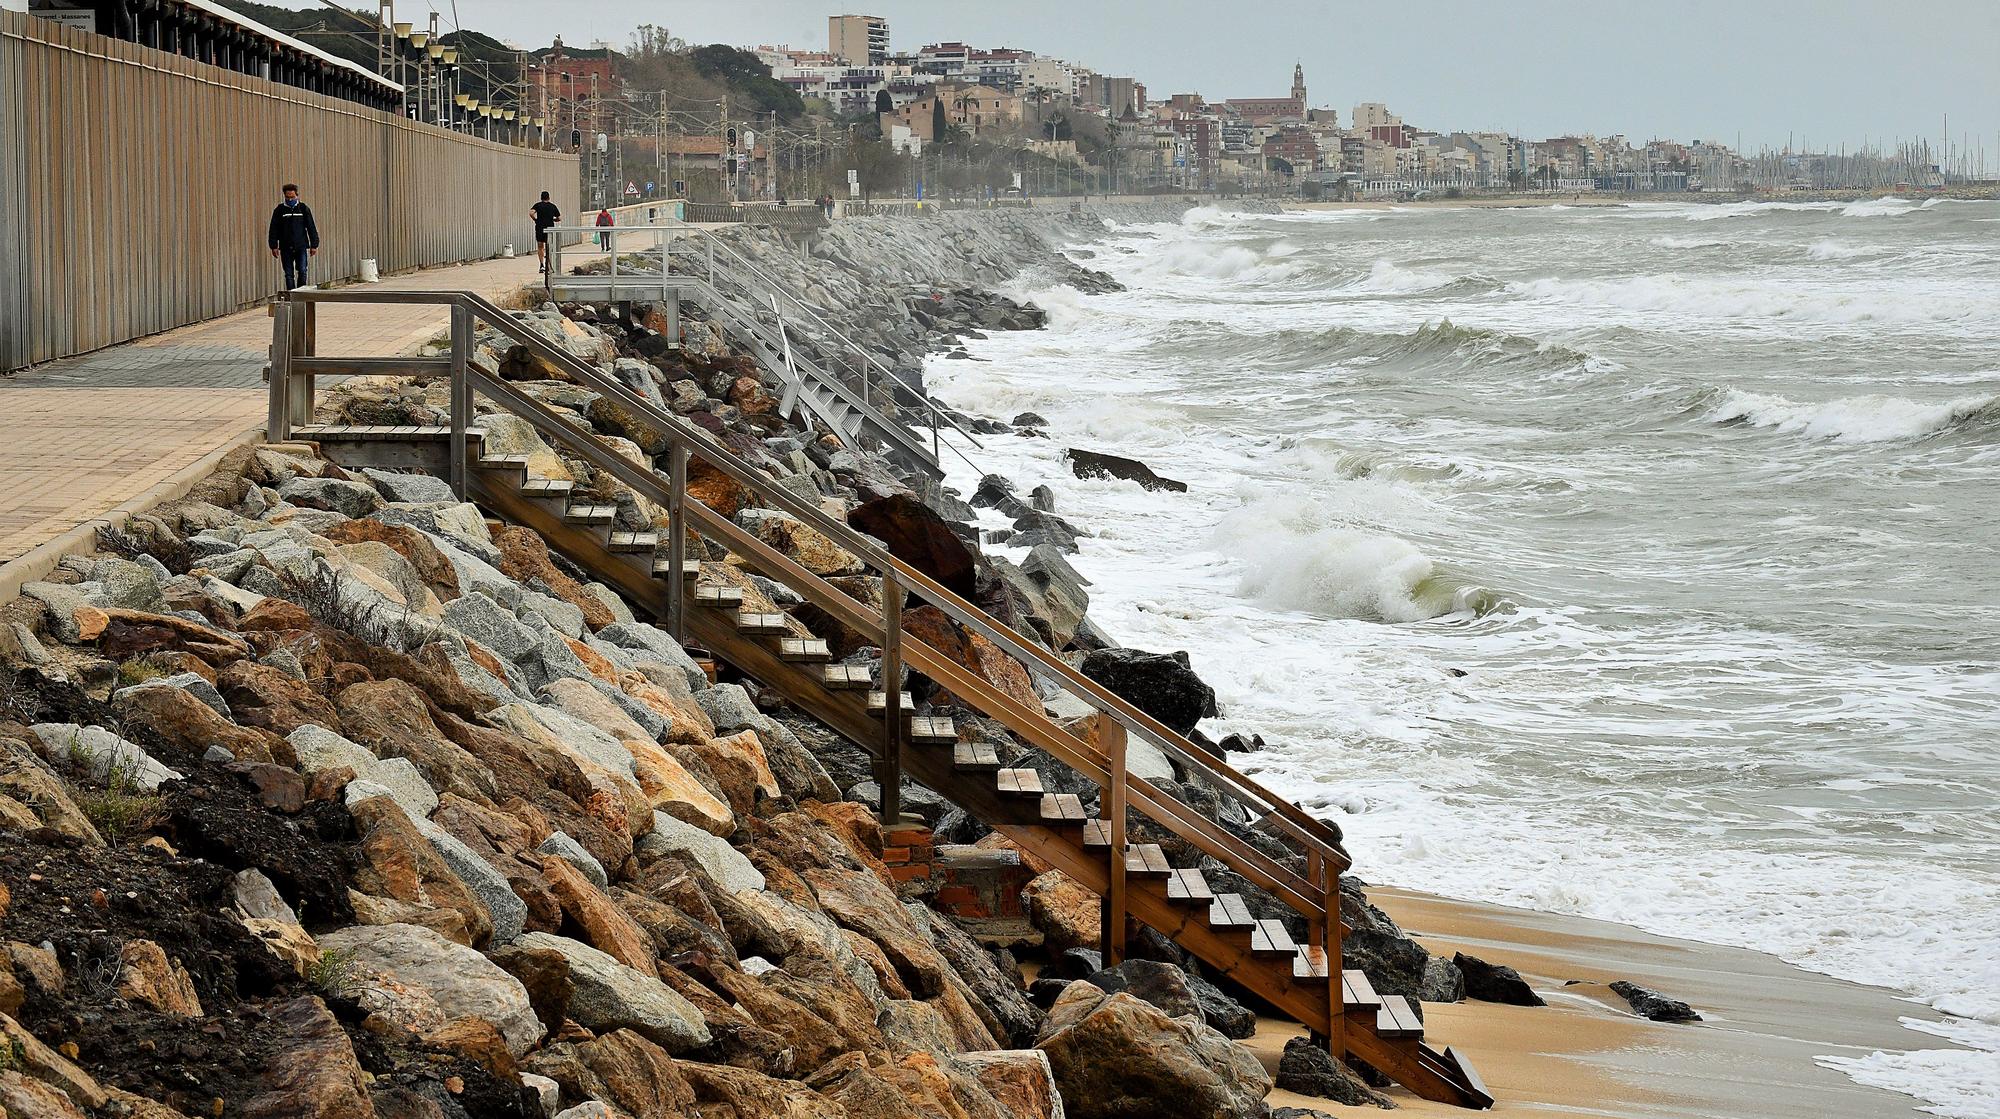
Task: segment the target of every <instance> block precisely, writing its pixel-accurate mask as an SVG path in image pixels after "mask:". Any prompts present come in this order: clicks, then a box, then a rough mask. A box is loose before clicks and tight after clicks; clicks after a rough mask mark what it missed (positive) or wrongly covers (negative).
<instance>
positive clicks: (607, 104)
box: [521, 35, 625, 145]
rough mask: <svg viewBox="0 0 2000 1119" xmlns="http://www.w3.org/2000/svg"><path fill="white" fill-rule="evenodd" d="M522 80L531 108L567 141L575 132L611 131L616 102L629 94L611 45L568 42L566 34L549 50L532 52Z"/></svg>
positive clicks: (559, 138)
mask: <svg viewBox="0 0 2000 1119" xmlns="http://www.w3.org/2000/svg"><path fill="white" fill-rule="evenodd" d="M521 79H522V82H523V83H524V85H525V87H526V89H525V93H524V95H523V97H522V101H523V102H524V103H525V104H526V105H527V106H528V112H529V113H531V114H533V115H534V116H538V117H541V118H543V119H544V120H547V121H548V122H549V135H550V136H551V137H552V138H554V139H555V141H556V142H557V143H558V144H562V145H567V144H569V141H570V133H571V132H572V131H575V132H580V133H586V134H588V133H596V132H608V131H610V130H611V123H612V118H613V116H614V111H613V107H614V105H615V103H616V102H618V101H620V100H622V99H623V98H624V96H625V87H624V84H623V83H622V82H620V81H619V79H618V67H617V61H616V59H615V58H614V57H613V52H612V51H611V50H609V49H608V48H605V49H600V48H595V47H572V46H568V45H566V44H565V43H564V42H563V41H562V36H560V35H558V36H556V39H555V43H554V45H552V46H550V47H548V48H547V49H546V50H539V51H530V52H528V59H527V65H526V67H525V68H524V69H523V70H522V73H521ZM585 139H586V140H587V139H588V137H587V136H586V137H585Z"/></svg>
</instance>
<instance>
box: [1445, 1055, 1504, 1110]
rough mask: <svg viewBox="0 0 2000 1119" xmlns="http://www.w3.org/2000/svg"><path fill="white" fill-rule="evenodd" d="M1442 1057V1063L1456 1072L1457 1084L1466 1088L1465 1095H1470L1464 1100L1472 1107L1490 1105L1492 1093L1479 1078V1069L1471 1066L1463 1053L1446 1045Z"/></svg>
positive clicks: (1491, 1103)
mask: <svg viewBox="0 0 2000 1119" xmlns="http://www.w3.org/2000/svg"><path fill="white" fill-rule="evenodd" d="M1443 1057H1444V1063H1445V1064H1447V1065H1449V1066H1451V1068H1452V1070H1453V1071H1455V1072H1457V1073H1458V1082H1459V1084H1460V1085H1461V1086H1462V1087H1464V1088H1465V1089H1467V1095H1469V1096H1470V1097H1471V1098H1470V1099H1469V1100H1467V1101H1465V1102H1466V1103H1467V1104H1469V1105H1470V1106H1472V1107H1478V1108H1486V1107H1492V1106H1493V1093H1492V1092H1490V1091H1488V1090H1487V1088H1486V1081H1484V1080H1482V1079H1480V1077H1479V1070H1478V1069H1476V1068H1473V1067H1472V1062H1471V1061H1468V1060H1466V1059H1465V1054H1463V1053H1460V1052H1459V1051H1458V1050H1456V1049H1454V1048H1452V1047H1451V1046H1449V1045H1447V1046H1445V1047H1444V1053H1443Z"/></svg>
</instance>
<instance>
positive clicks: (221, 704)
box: [112, 672, 236, 722]
mask: <svg viewBox="0 0 2000 1119" xmlns="http://www.w3.org/2000/svg"><path fill="white" fill-rule="evenodd" d="M142 688H180V689H182V690H183V691H186V692H187V693H188V694H190V695H192V696H194V697H195V698H196V699H198V700H200V701H202V702H203V703H205V704H207V705H208V706H209V708H210V709H211V710H213V711H214V712H215V713H216V714H218V715H220V716H222V717H223V718H225V719H228V720H229V721H231V722H235V721H236V717H235V716H234V715H231V714H230V713H229V703H228V702H227V701H226V700H224V699H223V698H222V693H221V692H218V691H216V690H215V685H214V684H211V683H209V682H208V680H207V679H205V678H204V677H203V676H202V675H201V674H200V673H196V672H182V673H177V674H175V675H173V676H162V677H160V678H159V679H157V680H147V681H144V682H142V683H138V684H134V685H132V686H131V687H129V688H120V689H118V692H117V693H114V694H113V696H112V699H113V700H114V701H115V700H116V699H117V698H118V695H120V694H123V693H125V692H136V691H138V690H140V689H142Z"/></svg>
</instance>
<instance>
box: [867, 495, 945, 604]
mask: <svg viewBox="0 0 2000 1119" xmlns="http://www.w3.org/2000/svg"><path fill="white" fill-rule="evenodd" d="M847 523H848V524H849V525H851V526H853V527H854V528H856V529H859V530H860V531H862V532H865V533H867V534H868V535H869V536H872V537H874V538H875V539H877V540H880V541H881V542H882V543H883V544H884V545H886V546H887V547H888V549H889V554H890V555H892V556H895V557H896V558H897V559H899V560H902V561H903V562H904V563H907V564H909V565H910V566H911V567H914V568H916V569H917V570H918V571H921V572H923V573H924V574H925V575H928V576H930V577H931V578H932V579H935V580H937V581H938V582H939V583H941V584H943V585H944V588H945V589H946V590H948V591H951V592H952V593H954V594H957V595H959V596H960V597H963V598H971V597H972V595H973V592H974V589H975V583H976V581H977V573H976V571H975V559H976V557H975V556H974V553H973V551H972V549H971V548H970V547H968V546H967V545H966V543H965V541H964V540H963V539H961V538H960V537H959V535H958V534H957V533H956V532H954V531H952V526H951V524H950V522H948V521H946V520H945V519H944V518H943V517H940V516H938V514H937V513H936V512H935V511H934V510H932V509H931V507H930V506H928V505H925V504H924V503H923V502H921V501H919V500H917V499H916V498H914V497H912V496H910V495H909V494H890V495H889V496H887V497H878V498H876V499H874V500H873V501H864V502H862V503H861V504H859V505H857V506H855V507H854V508H853V509H851V510H849V511H848V513H847Z"/></svg>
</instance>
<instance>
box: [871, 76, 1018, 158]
mask: <svg viewBox="0 0 2000 1119" xmlns="http://www.w3.org/2000/svg"><path fill="white" fill-rule="evenodd" d="M939 101H943V102H944V116H945V121H946V123H948V124H951V125H953V126H955V127H958V128H963V129H964V130H965V131H967V132H969V133H971V134H972V135H974V136H983V135H987V134H989V133H995V132H999V133H1012V132H1018V131H1019V130H1020V128H1021V116H1022V106H1023V99H1022V97H1021V95H1020V94H1018V93H1008V92H1007V91H1006V90H1001V89H992V88H990V87H987V86H983V85H969V84H966V83H962V82H949V83H939V84H937V85H934V86H932V87H931V88H930V90H929V92H927V93H925V94H924V95H923V96H922V97H918V98H913V99H912V100H910V101H909V102H908V103H907V104H903V105H899V106H897V107H896V111H895V112H894V113H891V114H889V115H887V116H885V117H883V120H884V122H885V123H887V122H890V121H893V122H895V123H897V124H902V125H904V126H906V127H908V128H909V130H910V132H911V133H912V134H913V135H915V136H917V137H918V138H919V139H921V140H923V141H924V142H925V143H927V144H929V143H936V142H937V139H938V137H937V135H936V134H935V130H934V129H933V128H932V125H933V124H934V123H935V120H936V116H935V113H936V110H935V108H934V107H933V106H935V105H936V103H937V102H939Z"/></svg>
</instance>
